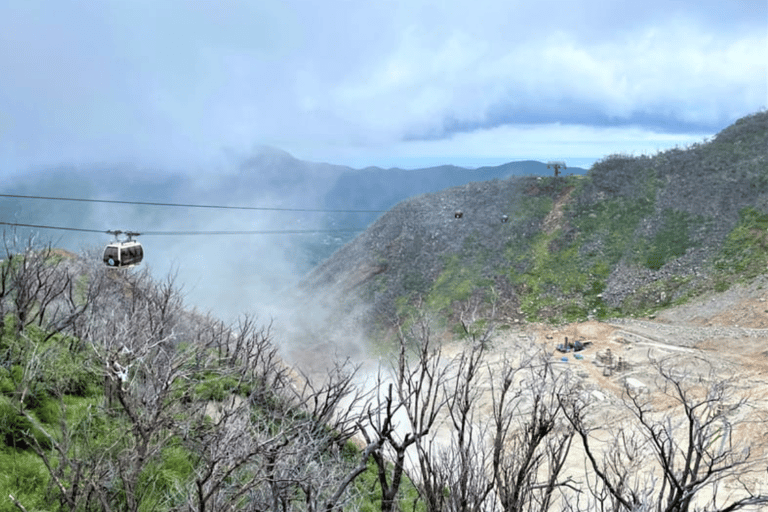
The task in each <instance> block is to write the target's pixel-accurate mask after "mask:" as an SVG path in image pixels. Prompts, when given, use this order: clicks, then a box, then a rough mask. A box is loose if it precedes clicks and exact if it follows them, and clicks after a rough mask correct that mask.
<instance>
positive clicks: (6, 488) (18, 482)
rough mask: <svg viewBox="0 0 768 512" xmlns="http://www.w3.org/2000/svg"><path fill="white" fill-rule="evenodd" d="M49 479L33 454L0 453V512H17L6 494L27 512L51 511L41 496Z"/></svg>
mask: <svg viewBox="0 0 768 512" xmlns="http://www.w3.org/2000/svg"><path fill="white" fill-rule="evenodd" d="M49 478H50V477H49V475H48V471H47V470H46V468H45V465H44V464H43V463H42V461H40V459H38V458H37V456H36V455H35V454H33V453H31V452H24V451H19V450H14V449H9V448H2V449H0V512H18V510H19V509H18V508H16V506H15V505H14V504H13V502H12V501H11V500H10V498H9V497H8V495H9V494H12V495H13V496H14V497H15V498H16V499H17V500H19V503H21V504H22V505H23V506H24V507H25V508H26V509H27V510H28V511H29V512H32V511H35V510H52V507H51V504H49V503H47V500H46V495H45V494H46V489H47V488H48V481H49Z"/></svg>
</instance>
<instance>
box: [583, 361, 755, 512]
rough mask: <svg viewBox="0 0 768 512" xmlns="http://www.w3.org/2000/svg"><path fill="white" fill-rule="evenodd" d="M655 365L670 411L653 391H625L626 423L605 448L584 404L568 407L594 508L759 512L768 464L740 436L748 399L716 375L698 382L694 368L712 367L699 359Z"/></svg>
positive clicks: (704, 377)
mask: <svg viewBox="0 0 768 512" xmlns="http://www.w3.org/2000/svg"><path fill="white" fill-rule="evenodd" d="M653 366H654V368H655V370H656V372H657V374H658V379H657V380H658V382H657V384H658V389H659V390H660V391H661V392H662V393H663V395H664V396H665V397H666V398H667V399H668V400H671V401H672V402H673V403H674V404H675V406H674V407H673V408H672V409H669V410H665V411H662V410H660V409H659V407H658V406H657V405H656V402H654V399H653V396H652V394H649V393H642V392H639V391H636V390H633V389H631V388H630V387H629V386H627V387H625V391H624V393H625V398H624V402H623V403H624V408H625V410H626V412H628V413H629V420H627V421H626V422H625V423H623V424H622V426H621V430H620V432H619V434H617V437H616V438H615V440H614V442H613V443H612V444H613V445H612V449H611V450H610V451H607V452H606V451H603V450H600V449H599V448H597V447H596V446H594V445H593V435H594V432H595V431H596V430H598V429H600V427H599V426H598V425H591V424H590V423H589V421H588V419H587V417H588V412H589V411H588V409H589V406H588V404H587V403H585V402H583V401H577V402H576V403H573V404H571V405H570V406H569V412H568V418H569V420H570V422H571V424H572V425H573V427H574V428H575V429H576V432H577V433H578V435H579V437H580V438H581V441H582V444H583V446H584V451H585V453H586V456H587V459H588V461H589V467H590V469H591V470H592V472H593V473H594V480H593V485H592V486H591V491H592V493H593V495H594V500H593V504H599V505H600V506H601V507H604V508H609V509H610V510H615V511H619V512H622V511H626V512H630V511H632V512H634V511H638V510H648V511H651V510H653V511H658V512H688V511H692V510H707V511H733V510H740V509H743V508H747V507H753V508H752V509H754V510H757V509H758V507H759V506H761V505H762V506H765V505H766V504H768V495H766V494H765V493H764V492H762V493H761V492H759V490H756V487H755V485H756V484H755V482H759V479H760V478H762V476H758V475H759V474H760V473H763V472H764V471H765V467H766V459H765V457H764V456H763V457H762V458H758V457H753V455H752V446H751V445H750V443H751V441H750V439H749V438H748V437H746V436H743V435H740V434H739V433H738V432H739V429H740V428H742V427H743V426H744V424H743V420H739V419H738V418H739V416H738V415H737V414H736V413H737V412H738V411H740V410H741V409H742V408H743V406H744V404H745V400H744V398H737V397H736V396H735V395H734V393H733V382H732V381H731V380H729V379H722V378H720V377H718V376H717V375H716V374H715V372H714V370H710V371H709V373H706V374H704V375H699V377H698V378H697V377H696V376H695V374H694V368H696V367H698V368H701V367H709V368H711V367H710V366H709V363H708V362H707V361H704V360H700V359H696V360H695V364H694V365H685V364H684V363H681V362H679V361H675V360H672V359H667V360H662V361H658V362H653ZM750 477H752V480H753V481H752V482H750V481H749V479H750ZM724 488H728V489H729V490H728V491H726V492H723V489H724ZM702 491H705V492H702Z"/></svg>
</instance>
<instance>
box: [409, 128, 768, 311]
mask: <svg viewBox="0 0 768 512" xmlns="http://www.w3.org/2000/svg"><path fill="white" fill-rule="evenodd" d="M766 148H768V113H760V114H756V115H754V116H749V117H747V118H745V119H743V120H740V121H739V122H738V123H736V124H735V125H734V126H732V127H729V128H728V129H726V130H724V131H723V132H722V133H721V134H719V135H718V137H717V138H716V139H715V140H713V141H710V142H708V143H703V144H697V145H694V146H692V147H691V148H688V149H686V150H680V149H675V150H672V151H668V152H665V153H661V154H659V155H657V156H654V157H625V156H621V155H614V156H611V157H608V158H606V159H604V160H603V161H601V162H598V163H597V164H595V166H594V167H593V168H592V169H591V170H590V172H589V173H588V175H587V176H586V177H585V178H584V179H581V178H579V177H570V178H564V179H563V178H561V179H559V180H555V179H554V178H549V179H546V180H543V181H542V182H540V185H539V186H538V187H537V188H536V189H534V190H533V191H530V192H529V193H528V194H527V196H526V198H525V200H524V201H522V202H520V203H519V204H518V207H517V210H516V212H515V215H514V217H515V218H512V219H511V221H513V222H517V223H520V224H522V223H525V222H533V223H537V224H538V225H539V229H538V230H537V231H536V232H535V233H532V234H530V235H528V236H525V235H520V234H517V235H516V236H513V237H510V238H509V242H508V243H507V244H506V246H505V249H504V258H503V260H501V261H499V260H498V258H490V257H489V256H488V249H487V247H486V246H487V245H488V244H487V243H484V241H483V240H477V239H475V240H472V242H473V243H465V244H464V247H463V248H462V249H461V250H460V251H459V252H454V253H450V254H445V255H443V257H442V258H443V264H442V269H441V272H440V273H439V275H438V276H437V278H436V279H434V281H432V283H431V285H429V286H428V287H427V290H426V297H427V300H426V302H427V304H429V305H431V306H432V307H433V308H434V309H436V310H438V311H440V312H442V313H443V314H446V315H449V316H450V315H452V314H454V316H455V311H457V310H460V309H462V308H465V307H466V303H467V301H468V300H469V299H470V297H475V298H477V297H481V298H482V299H483V300H484V302H485V303H486V304H489V303H490V302H492V301H499V294H498V293H496V288H499V287H503V285H504V283H502V284H501V285H499V282H500V280H501V281H504V282H506V284H508V285H509V286H511V288H513V289H514V298H515V299H516V300H515V301H512V303H513V304H514V306H513V307H515V308H518V311H517V312H518V313H520V312H521V313H522V315H523V316H524V317H525V318H526V319H527V320H550V321H572V320H578V319H585V318H587V317H590V316H595V317H598V318H605V317H610V316H617V315H643V314H648V313H651V312H652V311H654V310H657V309H659V308H663V307H666V306H669V305H671V304H677V303H682V302H685V301H686V300H688V299H689V298H691V297H693V296H696V295H699V294H701V293H704V292H707V291H710V290H724V289H726V288H728V287H729V286H730V285H731V284H733V283H734V282H737V281H744V280H749V279H751V278H754V277H755V276H756V275H758V274H760V273H763V272H765V269H766V262H767V261H768V243H767V240H766V228H768V207H767V205H766V198H767V197H768V160H766V153H767V151H766ZM556 204H558V205H559V207H560V208H561V209H562V212H561V215H560V216H558V217H557V218H556V219H555V220H554V221H552V217H553V215H552V214H553V211H554V209H555V205H556ZM626 275H634V276H636V278H635V279H634V281H632V282H631V283H628V284H624V285H623V286H622V285H621V281H622V279H625V276H626ZM494 283H495V284H496V285H497V286H496V287H494V286H492V284H494ZM406 297H408V295H407V294H406ZM405 302H407V301H403V300H401V301H400V304H403V303H405ZM506 313H507V314H509V316H515V315H514V312H513V311H507V312H506Z"/></svg>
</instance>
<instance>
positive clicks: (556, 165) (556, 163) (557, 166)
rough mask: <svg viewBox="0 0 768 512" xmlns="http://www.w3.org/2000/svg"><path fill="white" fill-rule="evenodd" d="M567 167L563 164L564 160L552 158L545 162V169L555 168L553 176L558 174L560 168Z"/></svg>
mask: <svg viewBox="0 0 768 512" xmlns="http://www.w3.org/2000/svg"><path fill="white" fill-rule="evenodd" d="M561 167H562V168H563V169H567V168H568V167H567V166H566V165H565V162H563V161H561V160H552V161H549V162H547V169H551V168H553V169H555V178H557V177H558V176H560V168H561Z"/></svg>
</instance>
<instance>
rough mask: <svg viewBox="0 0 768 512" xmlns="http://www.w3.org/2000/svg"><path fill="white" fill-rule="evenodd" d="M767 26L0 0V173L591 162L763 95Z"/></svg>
mask: <svg viewBox="0 0 768 512" xmlns="http://www.w3.org/2000/svg"><path fill="white" fill-rule="evenodd" d="M767 32H768V1H766V0H717V1H715V0H645V1H643V2H639V1H637V0H631V1H624V0H579V1H575V0H574V1H565V0H560V1H555V0H537V1H531V0H524V1H518V0H474V1H468V0H462V1H451V0H440V1H424V0H404V1H396V0H379V1H373V2H369V1H364V0H324V1H316V0H289V1H279V0H243V1H235V0H215V1H214V0H210V1H193V0H87V1H86V0H83V1H73V0H5V1H3V2H0V166H1V167H2V169H1V170H0V172H1V173H2V175H7V174H12V173H18V172H23V171H25V170H26V169H29V168H30V167H31V166H32V167H39V166H46V165H55V164H61V163H65V164H66V163H76V164H88V163H93V162H133V163H136V164H139V165H159V166H163V167H167V168H172V169H175V170H178V169H192V168H195V169H216V168H217V165H219V166H220V165H221V162H226V161H228V160H229V161H231V160H232V159H233V157H235V158H237V157H239V156H241V155H246V154H248V153H250V152H251V151H253V149H254V148H256V147H258V146H261V145H270V146H276V147H278V148H281V149H284V150H286V151H288V152H290V153H291V154H293V155H294V156H296V157H297V158H300V159H303V160H310V161H325V162H330V163H338V164H347V165H351V166H353V167H365V166H368V165H378V166H382V167H390V166H400V167H406V168H413V167H423V166H427V165H433V164H442V163H453V164H458V165H469V166H473V165H483V164H493V163H502V162H507V161H512V160H520V159H529V158H531V159H537V160H544V161H546V160H550V159H563V160H568V161H570V162H572V164H574V163H575V164H582V165H585V164H589V163H591V162H592V161H594V160H595V159H597V158H600V157H602V156H605V155H607V154H610V153H617V152H626V153H633V154H641V153H647V152H654V151H657V150H660V149H664V148H668V147H671V146H675V145H685V144H688V143H690V142H696V141H700V140H702V139H703V138H705V137H707V136H710V135H713V134H714V133H716V132H717V131H719V130H721V129H722V128H724V127H725V126H727V125H728V124H730V123H732V122H733V121H735V120H736V119H738V118H739V117H741V116H744V115H746V114H749V113H753V112H756V111H759V110H761V109H764V108H766V106H767V105H768V72H767V71H766V67H767V65H768V38H767V35H766V33H767ZM219 168H221V167H219Z"/></svg>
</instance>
